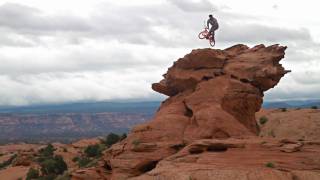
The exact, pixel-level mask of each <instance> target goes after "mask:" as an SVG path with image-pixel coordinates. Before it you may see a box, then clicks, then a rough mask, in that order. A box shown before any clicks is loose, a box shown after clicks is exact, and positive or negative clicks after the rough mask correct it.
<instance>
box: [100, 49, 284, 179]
mask: <svg viewBox="0 0 320 180" xmlns="http://www.w3.org/2000/svg"><path fill="white" fill-rule="evenodd" d="M285 49H286V47H283V46H279V45H273V46H269V47H265V46H264V45H258V46H255V47H254V48H248V47H247V46H245V45H236V46H233V47H230V48H228V49H225V50H217V49H197V50H193V51H192V52H191V53H190V54H187V55H186V56H185V57H183V58H180V59H179V60H178V61H176V62H175V63H174V65H173V66H172V67H170V68H169V69H168V72H167V73H166V74H165V75H164V79H163V80H161V81H160V82H159V83H155V84H153V85H152V89H153V90H155V91H157V92H159V93H162V94H165V95H168V96H170V97H169V98H168V99H167V100H165V101H164V102H163V103H162V105H161V107H160V108H159V110H158V112H157V113H156V115H155V117H154V119H153V120H152V121H150V122H147V123H145V124H142V125H138V126H136V127H135V128H133V130H132V132H131V134H130V135H129V136H128V138H127V140H126V141H124V142H122V143H120V144H117V145H115V146H113V147H112V148H111V149H110V150H109V151H108V152H107V155H106V161H107V162H108V166H110V169H112V177H113V178H114V179H121V178H128V177H133V176H138V175H140V174H143V173H145V172H147V171H149V170H151V169H153V168H154V167H155V166H156V164H157V163H158V162H159V161H160V160H162V159H164V158H166V157H168V156H170V155H172V154H175V153H177V152H178V151H179V150H180V149H181V148H183V147H184V146H185V145H187V144H190V143H192V142H193V141H195V140H199V139H226V138H230V137H236V138H246V137H251V136H256V135H257V132H258V126H257V124H256V120H255V112H257V111H259V109H260V107H261V104H262V97H263V92H264V91H266V90H268V89H270V88H273V87H274V86H275V85H276V84H277V83H278V82H279V80H280V79H281V77H283V76H284V75H285V74H286V73H287V72H288V71H286V70H284V68H283V67H282V66H281V64H279V61H280V60H281V59H282V58H283V57H284V54H285V52H284V51H285Z"/></svg>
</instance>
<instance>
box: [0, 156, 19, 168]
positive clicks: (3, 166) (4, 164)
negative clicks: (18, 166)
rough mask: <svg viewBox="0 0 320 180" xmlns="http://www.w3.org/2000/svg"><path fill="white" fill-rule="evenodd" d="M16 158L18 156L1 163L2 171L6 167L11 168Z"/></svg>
mask: <svg viewBox="0 0 320 180" xmlns="http://www.w3.org/2000/svg"><path fill="white" fill-rule="evenodd" d="M16 158H17V155H16V154H14V155H12V156H11V157H10V158H9V159H8V160H6V161H4V162H2V163H0V169H3V168H5V167H7V166H9V165H10V164H11V163H12V161H13V160H15V159H16Z"/></svg>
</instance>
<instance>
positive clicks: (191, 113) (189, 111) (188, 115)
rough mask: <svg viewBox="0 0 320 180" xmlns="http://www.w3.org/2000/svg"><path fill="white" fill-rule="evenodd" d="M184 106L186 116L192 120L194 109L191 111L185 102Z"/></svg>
mask: <svg viewBox="0 0 320 180" xmlns="http://www.w3.org/2000/svg"><path fill="white" fill-rule="evenodd" d="M183 104H184V107H185V108H186V112H185V113H184V115H185V116H187V117H189V118H191V117H192V116H193V111H192V109H190V108H189V107H188V106H187V104H186V102H185V101H184V102H183Z"/></svg>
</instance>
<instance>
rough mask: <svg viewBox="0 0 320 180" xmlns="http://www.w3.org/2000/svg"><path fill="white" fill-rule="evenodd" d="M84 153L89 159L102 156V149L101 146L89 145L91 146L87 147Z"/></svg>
mask: <svg viewBox="0 0 320 180" xmlns="http://www.w3.org/2000/svg"><path fill="white" fill-rule="evenodd" d="M84 153H85V154H86V156H88V157H97V156H101V153H102V148H100V146H99V144H95V145H89V146H88V147H86V149H85V150H84Z"/></svg>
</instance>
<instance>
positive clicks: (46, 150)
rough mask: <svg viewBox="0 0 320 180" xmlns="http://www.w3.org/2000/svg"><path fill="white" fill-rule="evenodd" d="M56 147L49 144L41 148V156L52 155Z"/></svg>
mask: <svg viewBox="0 0 320 180" xmlns="http://www.w3.org/2000/svg"><path fill="white" fill-rule="evenodd" d="M55 150H56V149H55V148H54V147H53V146H52V144H48V145H47V146H46V147H45V148H42V149H40V150H39V154H40V156H41V157H51V156H53V153H54V151H55Z"/></svg>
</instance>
